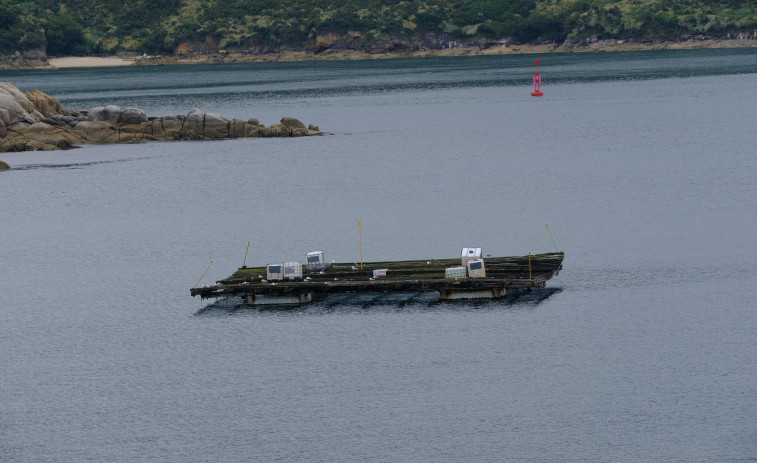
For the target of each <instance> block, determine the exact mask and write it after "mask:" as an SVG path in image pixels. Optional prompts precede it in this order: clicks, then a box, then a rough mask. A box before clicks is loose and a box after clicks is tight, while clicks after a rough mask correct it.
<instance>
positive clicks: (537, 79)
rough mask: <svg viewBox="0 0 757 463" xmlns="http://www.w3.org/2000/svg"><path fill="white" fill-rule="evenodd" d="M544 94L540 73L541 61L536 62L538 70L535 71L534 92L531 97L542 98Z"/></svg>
mask: <svg viewBox="0 0 757 463" xmlns="http://www.w3.org/2000/svg"><path fill="white" fill-rule="evenodd" d="M542 95H544V92H542V91H541V73H540V72H539V60H538V59H537V60H536V70H535V71H534V91H533V92H531V96H542Z"/></svg>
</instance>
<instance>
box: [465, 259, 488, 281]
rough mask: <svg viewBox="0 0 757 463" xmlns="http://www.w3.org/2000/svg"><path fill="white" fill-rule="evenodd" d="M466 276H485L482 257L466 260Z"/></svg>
mask: <svg viewBox="0 0 757 463" xmlns="http://www.w3.org/2000/svg"><path fill="white" fill-rule="evenodd" d="M468 276H469V277H470V278H484V277H486V267H484V260H483V259H478V260H469V261H468Z"/></svg>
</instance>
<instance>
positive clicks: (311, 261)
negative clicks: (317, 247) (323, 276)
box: [305, 251, 326, 272]
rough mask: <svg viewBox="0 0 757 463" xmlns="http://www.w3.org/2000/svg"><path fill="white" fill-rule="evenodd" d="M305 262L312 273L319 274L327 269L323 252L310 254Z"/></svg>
mask: <svg viewBox="0 0 757 463" xmlns="http://www.w3.org/2000/svg"><path fill="white" fill-rule="evenodd" d="M305 262H306V265H307V268H308V271H310V272H317V271H319V270H323V269H324V268H326V260H325V259H324V257H323V251H313V252H309V253H308V254H307V256H306V258H305Z"/></svg>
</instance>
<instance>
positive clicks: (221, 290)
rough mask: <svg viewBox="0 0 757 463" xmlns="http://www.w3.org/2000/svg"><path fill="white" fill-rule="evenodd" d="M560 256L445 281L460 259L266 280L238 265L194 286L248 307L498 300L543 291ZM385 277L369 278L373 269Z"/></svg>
mask: <svg viewBox="0 0 757 463" xmlns="http://www.w3.org/2000/svg"><path fill="white" fill-rule="evenodd" d="M564 257H565V254H564V253H563V252H552V253H545V254H535V255H531V256H519V257H487V258H485V268H486V277H483V278H468V277H464V278H460V279H450V278H445V270H446V269H447V268H448V267H454V266H459V265H460V259H444V260H438V259H434V260H412V261H397V262H370V263H364V264H363V268H362V270H361V269H360V264H354V263H331V264H327V265H326V267H325V269H323V270H320V271H307V270H306V269H305V266H303V273H302V277H303V279H302V280H294V281H275V282H269V281H266V279H265V278H266V267H242V268H240V269H238V270H237V271H236V272H234V274H233V275H231V276H230V277H228V278H226V279H224V280H220V281H217V282H216V284H215V285H211V286H203V287H195V288H192V289H191V290H190V292H191V295H192V296H193V297H194V296H200V298H201V299H208V298H225V297H242V298H244V299H245V301H246V302H247V303H248V304H265V303H303V302H310V300H311V298H312V296H313V295H319V294H333V293H365V292H386V293H388V292H422V291H438V292H439V294H440V297H441V298H442V299H468V298H498V297H503V296H505V295H506V293H507V291H509V290H515V289H528V288H543V287H544V286H545V284H546V282H547V280H549V279H550V278H552V277H554V276H556V275H557V274H558V272H559V271H560V269H562V261H563V258H564ZM379 269H386V276H379V277H374V272H373V271H374V270H379Z"/></svg>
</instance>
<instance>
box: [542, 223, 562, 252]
mask: <svg viewBox="0 0 757 463" xmlns="http://www.w3.org/2000/svg"><path fill="white" fill-rule="evenodd" d="M544 225H546V226H547V231H548V232H549V237H550V238H552V244H554V245H555V251H557V252H560V250H559V249H557V243H555V237H554V236H552V231H551V230H550V229H549V224H546V223H545V224H544Z"/></svg>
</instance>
